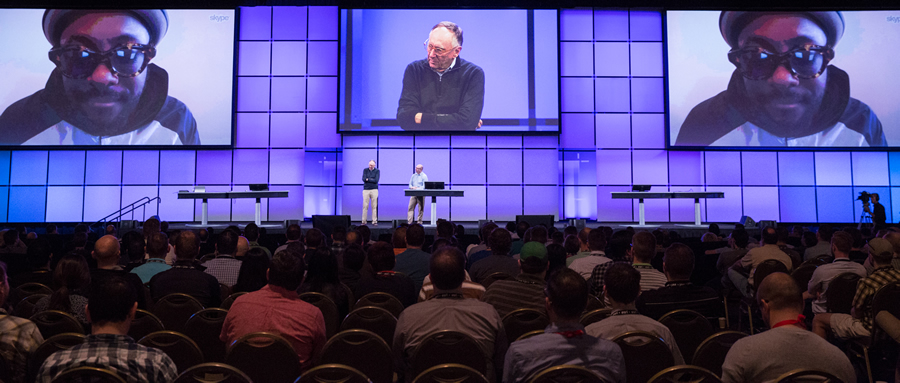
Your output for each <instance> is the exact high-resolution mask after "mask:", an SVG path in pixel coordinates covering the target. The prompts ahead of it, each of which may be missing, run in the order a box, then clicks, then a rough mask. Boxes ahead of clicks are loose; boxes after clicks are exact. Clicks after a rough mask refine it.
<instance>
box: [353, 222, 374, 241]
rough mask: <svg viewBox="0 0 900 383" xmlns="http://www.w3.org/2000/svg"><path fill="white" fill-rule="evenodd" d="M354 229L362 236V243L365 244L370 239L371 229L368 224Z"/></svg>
mask: <svg viewBox="0 0 900 383" xmlns="http://www.w3.org/2000/svg"><path fill="white" fill-rule="evenodd" d="M356 231H358V232H359V235H360V236H361V237H362V243H363V244H364V245H365V244H367V243H369V241H371V240H372V229H369V227H368V226H366V225H362V226H359V227H357V228H356Z"/></svg>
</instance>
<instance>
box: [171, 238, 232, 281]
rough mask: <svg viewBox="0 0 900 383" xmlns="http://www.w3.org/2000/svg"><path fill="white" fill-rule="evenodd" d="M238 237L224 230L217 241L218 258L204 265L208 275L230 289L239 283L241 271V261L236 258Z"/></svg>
mask: <svg viewBox="0 0 900 383" xmlns="http://www.w3.org/2000/svg"><path fill="white" fill-rule="evenodd" d="M238 236H239V235H238V234H236V233H235V232H233V231H231V230H223V231H222V233H221V234H219V238H218V239H217V240H216V257H215V258H214V259H211V260H209V261H206V262H205V263H204V264H203V266H204V267H206V273H207V274H209V275H212V276H214V277H216V279H217V280H218V281H219V283H222V284H224V285H227V286H229V287H231V286H234V284H235V283H237V277H238V273H240V271H241V261H240V260H238V259H235V257H234V254H235V252H236V251H237V244H238ZM179 259H181V257H179Z"/></svg>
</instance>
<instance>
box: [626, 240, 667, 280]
mask: <svg viewBox="0 0 900 383" xmlns="http://www.w3.org/2000/svg"><path fill="white" fill-rule="evenodd" d="M654 256H656V237H654V236H653V234H650V232H647V231H641V232H638V233H635V234H634V237H632V238H631V257H632V259H633V262H634V263H633V264H632V265H631V266H632V267H634V268H635V269H637V271H638V272H640V273H641V291H650V290H656V289H658V288H660V287H663V286H665V285H666V281H667V279H666V275H665V274H663V273H661V272H659V270H656V269H654V268H653V266H652V265H650V261H652V260H653V257H654Z"/></svg>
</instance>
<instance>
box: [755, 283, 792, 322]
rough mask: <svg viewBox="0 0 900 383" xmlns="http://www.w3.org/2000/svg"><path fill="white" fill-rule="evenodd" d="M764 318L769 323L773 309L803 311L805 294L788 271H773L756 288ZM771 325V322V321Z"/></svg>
mask: <svg viewBox="0 0 900 383" xmlns="http://www.w3.org/2000/svg"><path fill="white" fill-rule="evenodd" d="M756 299H757V300H758V301H759V306H760V311H761V312H762V316H763V319H765V321H766V323H769V318H770V316H771V313H772V312H773V311H786V312H795V313H796V314H798V315H799V314H800V313H802V312H803V296H802V294H801V292H800V288H799V287H797V282H794V278H792V277H791V276H790V275H788V274H786V273H781V272H779V273H772V274H770V275H769V276H767V277H766V278H765V279H763V281H762V283H760V285H759V288H758V289H757V290H756ZM769 324H770V325H771V323H769Z"/></svg>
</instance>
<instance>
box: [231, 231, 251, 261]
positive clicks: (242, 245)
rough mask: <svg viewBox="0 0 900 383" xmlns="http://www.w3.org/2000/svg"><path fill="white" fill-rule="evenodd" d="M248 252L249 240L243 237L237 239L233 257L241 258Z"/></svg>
mask: <svg viewBox="0 0 900 383" xmlns="http://www.w3.org/2000/svg"><path fill="white" fill-rule="evenodd" d="M248 251H250V240H248V239H247V237H244V236H240V237H238V243H237V250H235V252H234V256H235V257H243V256H244V255H245V254H247V252H248Z"/></svg>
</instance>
